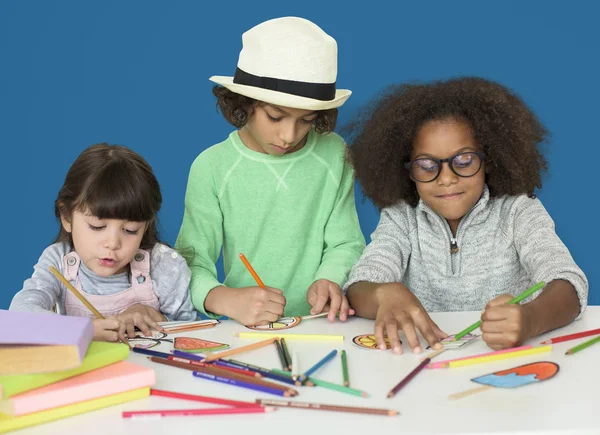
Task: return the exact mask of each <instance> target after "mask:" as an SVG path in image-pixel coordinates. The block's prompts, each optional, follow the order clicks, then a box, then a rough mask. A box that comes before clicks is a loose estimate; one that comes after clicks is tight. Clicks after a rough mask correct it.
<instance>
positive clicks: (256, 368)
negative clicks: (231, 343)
mask: <svg viewBox="0 0 600 435" xmlns="http://www.w3.org/2000/svg"><path fill="white" fill-rule="evenodd" d="M221 361H223V360H221ZM226 362H227V363H229V364H230V365H231V366H233V367H236V368H240V369H249V370H252V371H255V372H258V373H260V374H261V375H263V377H264V378H269V379H273V380H274V381H277V382H283V383H284V384H289V385H296V382H295V381H294V380H293V379H291V378H288V377H287V376H282V375H280V374H277V373H273V372H272V371H271V370H269V369H266V368H264V367H259V366H255V365H252V364H246V363H244V362H241V361H236V360H233V359H229V360H227V361H226Z"/></svg>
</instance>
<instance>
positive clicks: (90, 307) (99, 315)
mask: <svg viewBox="0 0 600 435" xmlns="http://www.w3.org/2000/svg"><path fill="white" fill-rule="evenodd" d="M50 272H52V274H53V275H54V276H55V277H57V278H58V280H59V281H60V282H62V283H63V284H64V285H65V287H66V288H67V289H69V290H70V291H71V293H73V294H74V295H75V296H76V297H77V299H79V300H80V301H81V303H82V304H83V305H85V306H86V307H87V309H88V310H90V311H91V312H92V313H93V314H94V316H96V317H97V318H99V319H104V318H105V317H104V316H103V315H102V313H101V312H100V311H98V310H97V309H96V308H94V306H93V305H92V304H91V303H90V302H89V301H88V300H87V299H86V298H85V297H84V296H83V295H82V294H81V293H80V292H79V290H77V289H76V288H75V287H73V285H72V284H71V283H70V282H69V281H67V279H66V278H65V277H64V276H62V274H61V273H60V272H59V271H58V269H56V267H54V266H50ZM119 341H120V342H122V343H124V344H126V345H127V347H129V349H131V344H129V340H127V338H125V337H123V338H119Z"/></svg>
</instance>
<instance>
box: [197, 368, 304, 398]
mask: <svg viewBox="0 0 600 435" xmlns="http://www.w3.org/2000/svg"><path fill="white" fill-rule="evenodd" d="M193 375H194V376H195V377H197V378H202V379H207V380H209V381H215V382H219V383H221V384H227V385H233V386H235V387H240V388H247V389H249V390H255V391H260V392H263V393H268V394H274V395H276V396H283V397H290V396H292V394H291V393H290V392H289V391H284V390H280V389H278V388H271V387H265V386H263V385H257V384H252V383H250V382H244V381H241V380H239V379H233V378H226V377H223V376H217V375H212V374H210V373H203V372H193Z"/></svg>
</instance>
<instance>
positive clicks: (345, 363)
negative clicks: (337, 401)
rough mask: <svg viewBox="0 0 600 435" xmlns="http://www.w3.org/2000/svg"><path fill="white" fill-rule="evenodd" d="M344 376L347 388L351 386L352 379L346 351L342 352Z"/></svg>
mask: <svg viewBox="0 0 600 435" xmlns="http://www.w3.org/2000/svg"><path fill="white" fill-rule="evenodd" d="M341 354H342V376H343V377H344V385H345V386H346V387H349V386H350V377H349V376H348V357H347V356H346V351H345V350H342V352H341Z"/></svg>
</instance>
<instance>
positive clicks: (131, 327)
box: [125, 318, 135, 338]
mask: <svg viewBox="0 0 600 435" xmlns="http://www.w3.org/2000/svg"><path fill="white" fill-rule="evenodd" d="M125 330H126V331H127V337H129V338H135V323H134V321H133V319H132V318H129V319H127V320H126V321H125Z"/></svg>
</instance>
